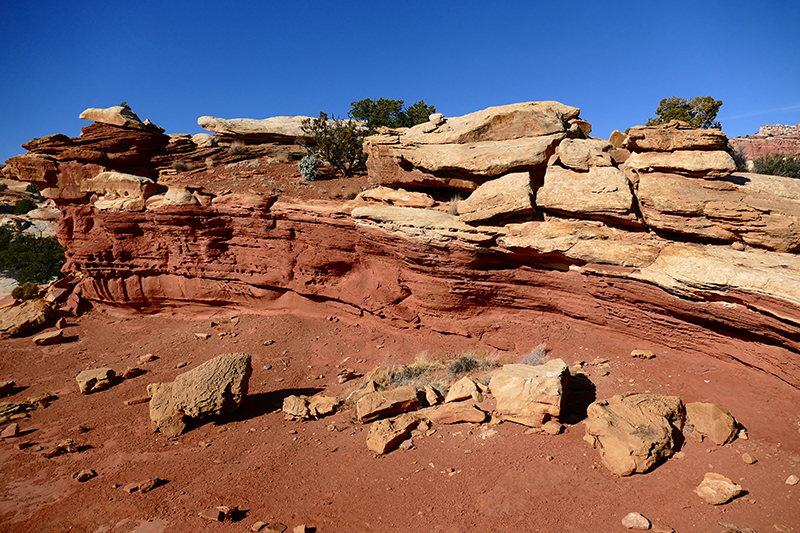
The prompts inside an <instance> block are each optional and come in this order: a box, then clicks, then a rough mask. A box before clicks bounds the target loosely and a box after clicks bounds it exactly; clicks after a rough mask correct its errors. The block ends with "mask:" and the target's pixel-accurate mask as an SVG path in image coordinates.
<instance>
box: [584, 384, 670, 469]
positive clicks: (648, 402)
mask: <svg viewBox="0 0 800 533" xmlns="http://www.w3.org/2000/svg"><path fill="white" fill-rule="evenodd" d="M586 413H587V416H588V418H587V420H586V422H585V425H586V435H585V436H584V440H586V441H587V442H589V444H591V445H592V447H593V448H596V449H598V450H599V451H600V456H601V458H602V460H603V464H604V465H605V466H606V468H608V469H609V470H611V471H612V472H613V473H615V474H617V475H620V476H629V475H631V474H634V473H643V472H646V471H647V470H649V469H650V468H652V467H653V466H654V465H655V464H656V463H657V462H658V461H659V460H661V459H665V458H667V457H671V456H672V454H673V453H674V451H675V448H676V446H677V445H678V444H679V443H680V438H681V430H682V429H683V423H684V418H685V411H684V407H683V402H681V399H680V398H678V397H677V396H663V395H658V394H638V393H628V394H619V395H616V396H614V397H612V398H610V399H608V400H599V401H596V402H594V403H592V404H591V405H589V408H588V409H587V411H586Z"/></svg>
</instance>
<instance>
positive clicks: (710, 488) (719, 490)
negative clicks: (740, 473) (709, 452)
mask: <svg viewBox="0 0 800 533" xmlns="http://www.w3.org/2000/svg"><path fill="white" fill-rule="evenodd" d="M694 492H695V494H697V495H698V496H700V497H701V498H703V500H705V501H706V503H710V504H711V505H722V504H724V503H728V502H729V501H731V500H732V499H733V498H735V497H736V496H738V495H739V494H740V493H741V492H742V487H741V486H740V485H737V484H736V483H734V482H733V481H731V480H730V479H729V478H727V477H725V476H723V475H721V474H717V473H716V472H709V473H708V474H706V475H705V477H704V478H703V481H702V483H700V485H698V487H697V488H696V489H694Z"/></svg>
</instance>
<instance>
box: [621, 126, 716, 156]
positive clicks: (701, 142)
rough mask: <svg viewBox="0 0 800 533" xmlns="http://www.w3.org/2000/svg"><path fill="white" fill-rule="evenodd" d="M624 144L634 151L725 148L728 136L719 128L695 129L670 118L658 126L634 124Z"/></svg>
mask: <svg viewBox="0 0 800 533" xmlns="http://www.w3.org/2000/svg"><path fill="white" fill-rule="evenodd" d="M624 146H625V147H626V148H629V149H631V150H633V151H636V152H646V151H655V152H674V151H675V150H725V148H726V147H727V146H728V137H727V136H726V135H725V134H724V133H722V131H721V130H715V129H695V128H692V127H691V126H689V124H687V123H686V122H681V121H680V120H672V121H670V122H669V123H667V124H662V125H660V126H634V127H633V128H631V129H630V131H628V137H627V139H626V142H625V145H624Z"/></svg>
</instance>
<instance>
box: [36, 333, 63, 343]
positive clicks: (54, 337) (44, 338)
mask: <svg viewBox="0 0 800 533" xmlns="http://www.w3.org/2000/svg"><path fill="white" fill-rule="evenodd" d="M60 342H64V330H63V329H56V330H54V331H46V332H44V333H40V334H39V335H36V336H35V337H34V338H33V344H35V345H37V346H47V345H50V344H58V343H60Z"/></svg>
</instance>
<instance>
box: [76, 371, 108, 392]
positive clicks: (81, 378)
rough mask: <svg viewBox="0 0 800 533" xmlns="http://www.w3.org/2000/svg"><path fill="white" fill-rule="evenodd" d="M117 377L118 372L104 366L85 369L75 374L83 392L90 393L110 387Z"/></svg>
mask: <svg viewBox="0 0 800 533" xmlns="http://www.w3.org/2000/svg"><path fill="white" fill-rule="evenodd" d="M115 377H116V373H115V372H114V371H113V370H111V369H110V368H107V367H103V368H93V369H91V370H84V371H83V372H81V373H80V374H78V375H77V376H75V380H76V381H77V382H78V388H79V389H80V391H81V394H90V393H92V392H97V391H101V390H103V389H107V388H109V387H110V386H111V385H112V382H113V381H114V378H115Z"/></svg>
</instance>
